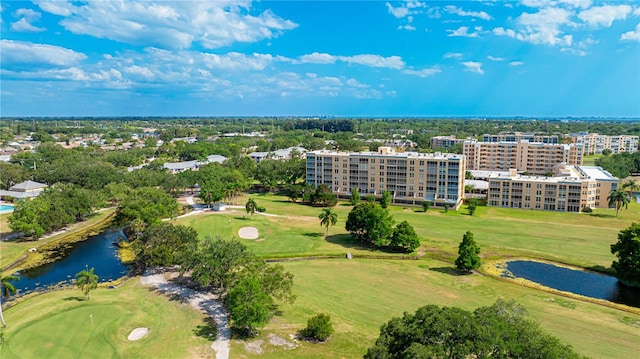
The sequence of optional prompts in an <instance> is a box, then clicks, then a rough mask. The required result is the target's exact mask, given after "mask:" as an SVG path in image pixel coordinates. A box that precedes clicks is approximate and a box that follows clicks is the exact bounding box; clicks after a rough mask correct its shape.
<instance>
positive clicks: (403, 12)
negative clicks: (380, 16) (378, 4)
mask: <svg viewBox="0 0 640 359" xmlns="http://www.w3.org/2000/svg"><path fill="white" fill-rule="evenodd" d="M385 5H386V6H387V9H388V10H389V14H391V15H393V16H395V17H396V18H398V19H401V18H403V17H405V16H407V15H409V9H408V8H406V7H402V6H401V7H393V5H391V4H390V3H385Z"/></svg>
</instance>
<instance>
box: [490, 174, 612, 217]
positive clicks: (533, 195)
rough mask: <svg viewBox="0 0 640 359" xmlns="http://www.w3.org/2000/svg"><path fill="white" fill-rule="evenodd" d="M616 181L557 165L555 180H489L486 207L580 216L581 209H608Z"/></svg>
mask: <svg viewBox="0 0 640 359" xmlns="http://www.w3.org/2000/svg"><path fill="white" fill-rule="evenodd" d="M618 183H619V180H618V179H617V178H616V177H614V176H612V175H611V174H610V173H609V172H607V171H605V170H603V169H602V168H600V167H594V166H566V165H560V166H557V167H556V169H555V175H554V177H544V176H522V175H518V174H516V173H515V171H513V170H512V171H510V173H509V174H508V175H504V174H496V175H493V176H491V177H489V191H488V194H487V196H488V201H487V204H488V205H489V206H496V207H510V208H528V209H539V210H547V211H559V212H580V211H581V210H582V209H583V208H585V207H589V208H607V207H608V206H609V202H608V200H607V197H608V196H609V192H611V191H612V190H615V189H617V188H618Z"/></svg>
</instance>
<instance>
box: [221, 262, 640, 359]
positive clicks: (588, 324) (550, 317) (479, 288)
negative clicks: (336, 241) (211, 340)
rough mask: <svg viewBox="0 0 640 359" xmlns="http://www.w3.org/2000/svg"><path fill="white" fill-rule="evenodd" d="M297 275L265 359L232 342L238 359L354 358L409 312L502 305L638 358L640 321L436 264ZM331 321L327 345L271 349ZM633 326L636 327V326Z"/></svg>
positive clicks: (305, 268) (584, 345)
mask: <svg viewBox="0 0 640 359" xmlns="http://www.w3.org/2000/svg"><path fill="white" fill-rule="evenodd" d="M284 266H285V267H286V269H287V270H288V271H290V272H292V273H293V274H294V275H295V287H294V292H295V294H296V295H297V297H298V298H297V301H296V302H295V303H294V304H292V305H284V306H282V307H281V309H282V315H281V316H276V317H274V319H272V320H271V322H270V323H269V324H268V326H267V327H266V328H265V330H264V331H263V332H262V333H261V336H260V337H259V338H258V339H262V340H264V341H265V343H267V344H264V345H263V346H262V347H263V350H264V351H265V352H264V354H262V355H255V354H250V353H248V352H247V351H246V350H245V349H244V344H245V342H243V341H239V340H234V341H232V350H231V353H232V356H233V357H260V358H265V359H266V358H281V357H288V358H356V357H362V355H363V354H364V353H365V351H366V348H368V347H370V346H371V345H373V343H374V342H375V339H376V338H377V336H378V334H379V328H380V326H381V325H382V324H383V323H385V322H387V321H389V320H390V319H391V318H392V317H394V316H401V315H402V313H403V312H405V311H409V312H412V311H415V310H416V309H417V308H418V307H420V306H424V305H427V304H437V305H446V306H458V307H461V308H464V309H468V310H473V309H475V308H477V307H479V306H486V305H490V304H492V303H493V302H495V300H496V299H498V298H504V299H515V300H517V301H518V302H519V303H521V304H523V305H524V306H525V307H526V308H527V309H528V311H529V318H530V319H533V320H536V321H538V322H539V323H540V324H541V326H542V327H543V328H544V329H545V330H546V331H547V332H549V333H551V334H553V335H555V336H557V337H559V338H560V339H561V340H563V341H564V342H566V343H569V344H571V345H572V346H573V347H574V348H575V349H576V350H577V351H578V352H580V353H583V354H586V355H589V356H591V357H593V358H607V359H612V358H633V357H635V356H637V353H638V352H639V351H640V340H638V334H639V333H640V332H639V331H640V329H639V326H640V315H635V314H630V313H625V312H621V311H618V310H615V309H611V308H607V307H604V306H600V305H597V304H592V303H587V302H582V301H579V300H574V299H568V298H563V297H558V296H555V295H552V294H548V293H545V292H542V291H538V290H535V289H530V288H525V287H521V286H518V285H514V284H511V283H506V282H502V281H498V280H495V279H493V278H491V277H487V276H482V275H470V276H458V275H456V274H455V271H453V270H452V269H453V266H452V265H451V264H449V263H447V262H441V261H435V260H426V259H423V260H418V261H397V260H365V259H356V260H351V261H349V260H346V259H333V260H313V261H298V262H287V263H284ZM318 313H327V314H329V315H330V316H331V320H332V322H333V325H334V328H335V330H336V332H335V334H334V335H333V337H332V338H331V339H330V341H329V342H327V343H321V344H311V343H306V342H301V344H300V346H299V347H298V348H295V349H292V350H287V351H284V349H282V348H281V347H276V346H273V345H270V344H268V339H267V335H268V334H270V333H274V334H277V335H279V336H280V337H282V338H287V339H288V338H289V337H290V335H291V334H295V333H296V332H297V331H298V330H300V329H302V328H303V327H304V326H305V325H306V321H307V319H308V318H309V317H311V316H313V315H315V314H318ZM634 325H635V326H634Z"/></svg>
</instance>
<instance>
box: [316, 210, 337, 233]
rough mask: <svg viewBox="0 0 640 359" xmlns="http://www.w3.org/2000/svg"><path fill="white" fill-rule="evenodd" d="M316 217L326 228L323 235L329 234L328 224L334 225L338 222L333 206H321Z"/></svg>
mask: <svg viewBox="0 0 640 359" xmlns="http://www.w3.org/2000/svg"><path fill="white" fill-rule="evenodd" d="M318 218H320V225H321V226H324V227H325V228H326V229H327V231H326V233H325V236H326V235H328V234H329V226H335V225H336V223H337V222H338V214H337V213H336V212H335V211H334V210H333V208H323V209H322V212H321V213H320V215H318Z"/></svg>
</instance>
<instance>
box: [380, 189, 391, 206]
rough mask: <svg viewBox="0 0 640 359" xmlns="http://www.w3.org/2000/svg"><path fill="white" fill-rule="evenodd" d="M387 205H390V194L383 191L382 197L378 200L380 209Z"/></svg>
mask: <svg viewBox="0 0 640 359" xmlns="http://www.w3.org/2000/svg"><path fill="white" fill-rule="evenodd" d="M389 204H391V192H389V191H383V192H382V197H381V198H380V206H381V207H382V208H387V207H389Z"/></svg>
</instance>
